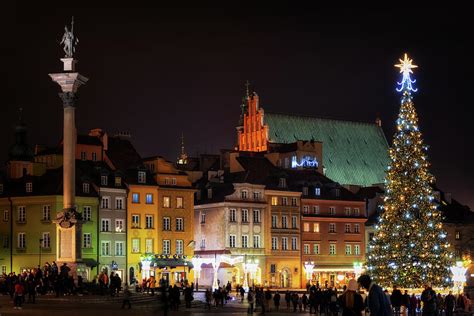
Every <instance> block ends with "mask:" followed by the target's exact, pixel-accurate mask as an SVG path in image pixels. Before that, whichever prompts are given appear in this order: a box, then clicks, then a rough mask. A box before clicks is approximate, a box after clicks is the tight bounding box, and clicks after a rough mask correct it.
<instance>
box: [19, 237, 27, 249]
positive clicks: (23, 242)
mask: <svg viewBox="0 0 474 316" xmlns="http://www.w3.org/2000/svg"><path fill="white" fill-rule="evenodd" d="M17 246H18V248H20V249H24V248H26V234H25V233H18V243H17Z"/></svg>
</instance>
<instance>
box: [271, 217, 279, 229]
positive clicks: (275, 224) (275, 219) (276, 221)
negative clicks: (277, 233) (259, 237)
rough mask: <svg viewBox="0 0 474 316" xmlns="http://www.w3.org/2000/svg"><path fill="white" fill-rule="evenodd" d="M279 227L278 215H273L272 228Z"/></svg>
mask: <svg viewBox="0 0 474 316" xmlns="http://www.w3.org/2000/svg"><path fill="white" fill-rule="evenodd" d="M277 225H278V217H277V216H276V215H272V228H277Z"/></svg>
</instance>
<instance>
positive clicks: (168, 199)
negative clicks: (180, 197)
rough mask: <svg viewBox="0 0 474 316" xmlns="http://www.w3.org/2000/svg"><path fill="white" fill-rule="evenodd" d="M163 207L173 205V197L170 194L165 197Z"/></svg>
mask: <svg viewBox="0 0 474 316" xmlns="http://www.w3.org/2000/svg"><path fill="white" fill-rule="evenodd" d="M163 207H166V208H169V207H171V199H170V197H169V196H164V197H163Z"/></svg>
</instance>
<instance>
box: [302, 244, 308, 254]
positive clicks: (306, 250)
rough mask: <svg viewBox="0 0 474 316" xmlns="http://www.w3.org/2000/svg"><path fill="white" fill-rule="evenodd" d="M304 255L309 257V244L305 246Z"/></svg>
mask: <svg viewBox="0 0 474 316" xmlns="http://www.w3.org/2000/svg"><path fill="white" fill-rule="evenodd" d="M303 253H304V254H305V255H309V245H308V244H304V245H303Z"/></svg>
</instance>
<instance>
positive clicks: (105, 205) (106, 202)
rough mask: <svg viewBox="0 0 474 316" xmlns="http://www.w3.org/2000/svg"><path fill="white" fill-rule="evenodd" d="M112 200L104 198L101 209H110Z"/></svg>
mask: <svg viewBox="0 0 474 316" xmlns="http://www.w3.org/2000/svg"><path fill="white" fill-rule="evenodd" d="M109 202H110V198H109V197H108V196H103V197H102V200H101V204H100V207H101V208H106V209H108V208H109V207H110V203H109Z"/></svg>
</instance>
